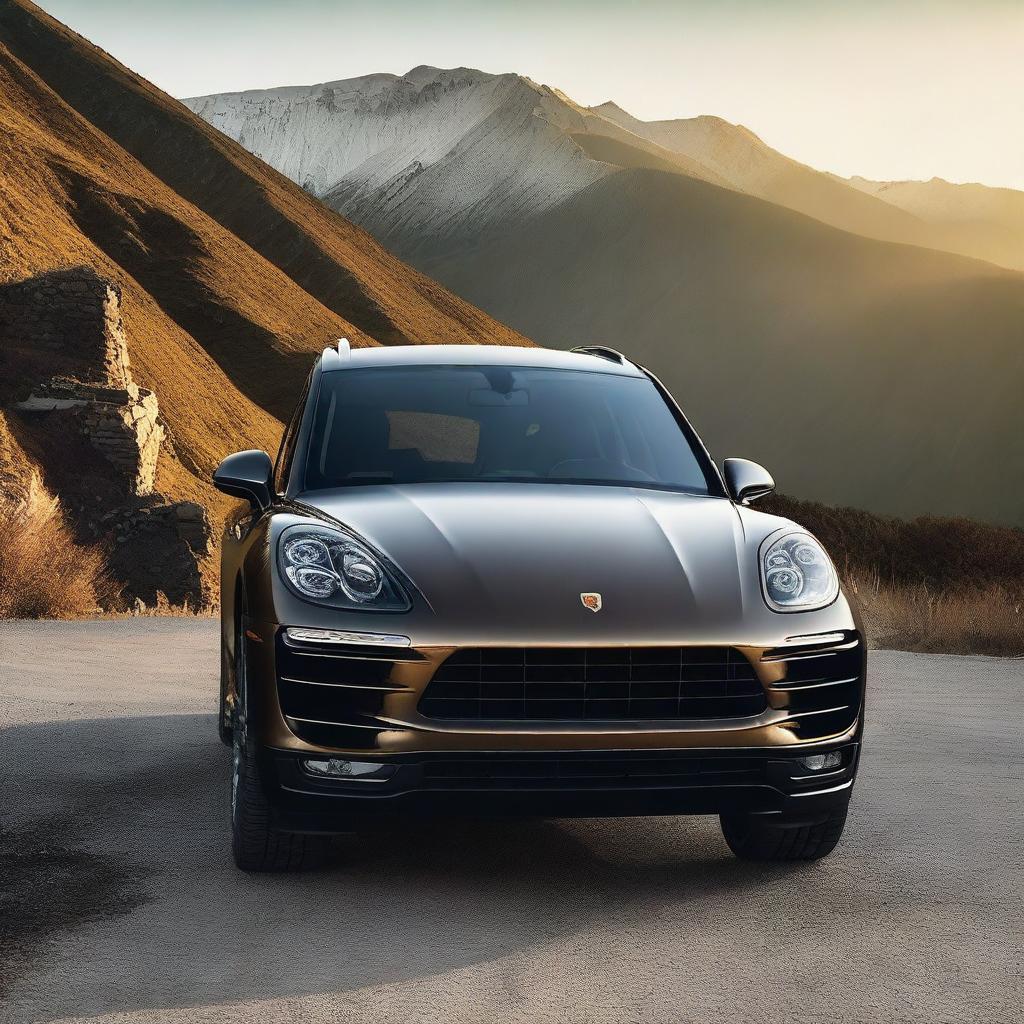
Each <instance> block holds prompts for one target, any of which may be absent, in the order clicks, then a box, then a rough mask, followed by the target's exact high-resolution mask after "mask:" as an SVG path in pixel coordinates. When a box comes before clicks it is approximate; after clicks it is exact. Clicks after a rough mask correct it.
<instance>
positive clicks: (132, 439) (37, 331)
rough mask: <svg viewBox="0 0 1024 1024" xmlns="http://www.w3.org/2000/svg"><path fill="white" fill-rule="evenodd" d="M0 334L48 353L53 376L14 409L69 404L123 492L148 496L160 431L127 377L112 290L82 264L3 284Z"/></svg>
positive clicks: (144, 397) (148, 400)
mask: <svg viewBox="0 0 1024 1024" xmlns="http://www.w3.org/2000/svg"><path fill="white" fill-rule="evenodd" d="M0 333H2V334H3V335H5V336H6V337H8V338H10V339H11V340H12V341H13V342H14V343H15V344H17V345H19V346H21V347H32V348H34V349H36V350H43V351H49V352H53V353H54V356H55V359H54V369H55V370H56V371H57V372H56V374H55V375H54V376H53V377H52V378H50V379H49V380H42V381H37V382H34V383H33V384H31V385H30V386H31V390H30V393H29V394H28V395H27V397H25V398H24V399H23V400H22V401H20V402H17V403H16V404H15V406H14V407H15V408H16V409H18V410H19V411H21V412H27V413H33V412H50V411H53V410H56V409H75V410H76V412H77V415H76V419H77V421H78V423H79V426H80V428H81V430H82V432H83V433H84V434H86V435H87V436H88V438H89V440H90V442H91V443H92V445H93V446H94V447H95V448H96V449H97V450H98V451H99V452H100V453H101V454H102V455H104V456H105V457H106V459H107V460H108V461H109V462H110V463H111V465H112V467H113V468H114V469H115V471H116V472H117V473H118V475H119V477H122V478H123V479H124V482H125V484H126V486H127V487H128V489H129V490H130V492H131V493H132V494H134V495H137V496H141V495H146V494H152V493H153V488H154V486H155V483H156V465H157V458H158V456H159V454H160V444H161V442H162V441H163V437H164V429H163V426H162V425H161V424H160V421H159V415H160V409H159V404H158V402H157V397H156V395H155V394H154V393H153V392H152V391H147V390H145V389H144V388H140V387H139V386H138V385H137V384H136V383H135V382H134V380H132V375H131V368H130V364H129V360H128V346H127V343H126V341H125V335H124V324H123V322H122V320H121V293H120V290H119V289H118V288H117V287H116V286H114V285H111V284H110V283H109V282H107V281H104V280H103V279H102V278H100V277H99V276H98V275H97V274H96V273H95V272H94V271H92V270H91V269H89V268H88V267H80V268H73V269H70V270H59V271H53V272H51V273H49V274H41V275H39V276H38V277H34V278H30V279H29V280H27V281H22V282H19V283H17V284H14V285H7V286H5V287H4V288H2V289H0Z"/></svg>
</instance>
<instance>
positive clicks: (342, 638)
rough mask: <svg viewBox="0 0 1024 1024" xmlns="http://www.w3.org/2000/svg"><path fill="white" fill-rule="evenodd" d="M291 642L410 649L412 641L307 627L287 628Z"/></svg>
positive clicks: (401, 637) (387, 636)
mask: <svg viewBox="0 0 1024 1024" xmlns="http://www.w3.org/2000/svg"><path fill="white" fill-rule="evenodd" d="M284 632H285V636H286V637H287V638H288V639H289V640H295V641H298V642H299V643H307V644H356V645H357V646H360V647H370V646H377V647H409V646H411V644H412V641H411V640H410V639H409V638H408V637H407V636H400V635H399V634H397V633H355V632H352V631H350V630H346V629H313V628H312V627H307V626H287V627H286V628H285V631H284Z"/></svg>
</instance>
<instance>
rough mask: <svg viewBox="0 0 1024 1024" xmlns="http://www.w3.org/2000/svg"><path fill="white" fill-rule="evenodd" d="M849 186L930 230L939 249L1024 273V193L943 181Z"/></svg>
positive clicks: (862, 181)
mask: <svg viewBox="0 0 1024 1024" xmlns="http://www.w3.org/2000/svg"><path fill="white" fill-rule="evenodd" d="M849 182H850V184H851V185H852V186H853V187H854V188H856V189H859V190H860V191H861V192H864V193H865V194H867V195H870V196H874V197H875V198H876V199H881V200H883V201H884V202H886V203H889V204H890V205H892V206H894V207H896V208H897V209H900V210H904V211H905V212H907V213H909V214H911V215H912V216H914V217H917V218H918V220H921V221H923V222H925V223H926V224H928V225H930V226H931V228H932V238H933V239H934V242H935V244H936V246H937V247H938V248H943V249H949V250H950V251H951V252H961V253H964V254H965V255H967V256H977V257H978V258H979V259H985V260H991V261H992V262H993V263H998V264H999V265H1000V266H1003V267H1012V268H1013V269H1015V270H1024V192H1018V191H1017V190H1016V189H1012V188H991V187H989V186H988V185H977V184H964V185H957V184H953V183H952V182H949V181H944V180H943V179H942V178H932V179H931V180H930V181H870V180H868V179H867V178H856V177H855V178H850V179H849Z"/></svg>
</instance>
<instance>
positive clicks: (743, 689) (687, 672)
mask: <svg viewBox="0 0 1024 1024" xmlns="http://www.w3.org/2000/svg"><path fill="white" fill-rule="evenodd" d="M766 706H767V702H766V699H765V692H764V688H763V687H762V686H761V683H760V682H759V680H758V678H757V675H756V673H755V672H754V669H753V668H752V666H751V664H750V662H749V661H747V659H746V658H745V657H744V656H743V655H742V654H741V653H740V652H739V651H735V650H733V649H732V648H729V647H527V648H522V647H484V648H469V649H466V650H461V651H457V652H456V653H455V654H453V655H452V656H451V657H449V658H448V659H447V660H446V661H445V662H444V663H443V664H442V665H441V666H440V667H439V668H438V670H437V672H436V673H435V674H434V678H433V679H432V680H431V681H430V684H429V685H428V686H427V688H426V690H425V691H424V694H423V697H422V698H421V699H420V703H419V710H420V714H422V715H424V716H425V717H427V718H456V719H487V720H496V719H499V720H503V721H522V720H531V721H536V720H545V721H580V720H587V721H595V720H605V721H637V720H641V721H650V720H661V719H719V718H746V717H750V716H752V715H758V714H760V713H761V712H762V711H764V710H765V708H766Z"/></svg>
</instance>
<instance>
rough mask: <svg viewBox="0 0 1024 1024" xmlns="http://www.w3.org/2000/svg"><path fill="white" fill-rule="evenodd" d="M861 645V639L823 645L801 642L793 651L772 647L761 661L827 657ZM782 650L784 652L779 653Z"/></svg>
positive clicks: (771, 661)
mask: <svg viewBox="0 0 1024 1024" xmlns="http://www.w3.org/2000/svg"><path fill="white" fill-rule="evenodd" d="M859 646H860V641H859V640H851V641H850V642H849V643H846V644H838V645H833V646H827V645H826V646H823V647H814V646H810V645H805V644H800V645H799V646H794V648H793V649H792V650H791V651H790V650H785V649H782V648H779V647H773V648H771V650H772V653H771V654H765V655H762V657H761V662H762V664H771V663H773V662H776V661H799V660H800V659H802V658H825V657H829V656H830V655H835V654H839V653H840V652H842V651H852V650H854V649H855V648H857V647H859ZM780 650H781V652H782V653H779V651H780Z"/></svg>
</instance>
